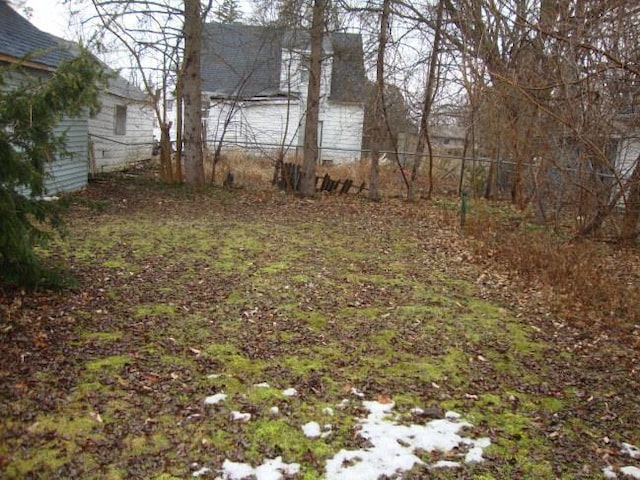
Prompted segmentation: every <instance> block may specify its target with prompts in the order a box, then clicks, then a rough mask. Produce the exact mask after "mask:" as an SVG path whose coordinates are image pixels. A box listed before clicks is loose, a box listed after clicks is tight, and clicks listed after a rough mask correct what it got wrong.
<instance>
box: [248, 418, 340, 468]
mask: <svg viewBox="0 0 640 480" xmlns="http://www.w3.org/2000/svg"><path fill="white" fill-rule="evenodd" d="M249 426H250V428H249V429H248V433H249V437H250V438H253V439H255V442H256V445H255V448H256V449H257V450H258V451H260V452H262V451H269V450H271V449H273V448H276V449H278V450H279V451H281V452H282V456H283V458H285V459H300V458H303V456H304V455H305V454H307V452H313V454H314V455H315V456H316V457H320V458H324V457H326V456H329V455H330V454H331V452H332V450H331V448H330V447H329V445H327V443H326V442H324V441H322V440H321V439H310V438H307V437H305V436H304V433H303V432H302V428H301V427H299V426H292V425H290V424H289V423H287V422H286V421H285V420H284V419H258V420H257V421H256V422H254V423H251V424H249Z"/></svg>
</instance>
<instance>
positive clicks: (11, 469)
mask: <svg viewBox="0 0 640 480" xmlns="http://www.w3.org/2000/svg"><path fill="white" fill-rule="evenodd" d="M67 461H68V459H67V455H66V452H63V451H61V450H60V448H59V447H58V446H56V445H55V444H53V445H51V446H40V447H38V449H37V450H35V451H28V452H23V453H22V454H19V455H14V456H13V458H12V459H11V461H10V463H9V464H8V465H6V466H5V467H4V474H3V475H6V477H5V478H27V477H29V476H30V474H31V475H32V474H33V473H34V472H52V471H54V470H56V469H57V468H60V467H61V466H62V465H64V464H65V463H67Z"/></svg>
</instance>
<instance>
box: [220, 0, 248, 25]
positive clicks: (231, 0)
mask: <svg viewBox="0 0 640 480" xmlns="http://www.w3.org/2000/svg"><path fill="white" fill-rule="evenodd" d="M215 16H216V18H217V19H218V20H219V21H220V22H222V23H236V22H239V21H241V20H242V12H241V11H240V8H239V7H238V2H237V0H222V3H221V4H220V6H219V7H218V9H217V10H216V12H215Z"/></svg>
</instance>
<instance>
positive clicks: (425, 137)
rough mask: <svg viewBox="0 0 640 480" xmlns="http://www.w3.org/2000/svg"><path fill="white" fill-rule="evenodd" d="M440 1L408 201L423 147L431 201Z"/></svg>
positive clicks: (441, 11)
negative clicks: (431, 124)
mask: <svg viewBox="0 0 640 480" xmlns="http://www.w3.org/2000/svg"><path fill="white" fill-rule="evenodd" d="M443 11H444V8H443V4H442V0H439V1H438V4H437V7H436V21H435V30H434V34H433V47H432V49H431V55H430V60H429V71H428V74H427V83H426V85H425V89H424V102H423V104H422V112H421V114H420V132H419V134H418V145H417V147H416V155H415V159H414V161H413V166H412V169H411V181H410V182H409V191H408V192H407V198H408V199H409V200H410V201H413V200H415V182H416V179H417V176H418V170H419V168H420V164H421V161H422V156H423V155H424V150H425V146H426V147H427V150H428V153H429V189H428V190H427V198H428V199H431V195H432V193H433V149H432V146H431V140H430V136H429V125H430V120H431V119H430V117H431V110H432V108H433V103H434V101H435V94H436V90H437V83H438V64H439V59H440V38H441V29H442V15H443Z"/></svg>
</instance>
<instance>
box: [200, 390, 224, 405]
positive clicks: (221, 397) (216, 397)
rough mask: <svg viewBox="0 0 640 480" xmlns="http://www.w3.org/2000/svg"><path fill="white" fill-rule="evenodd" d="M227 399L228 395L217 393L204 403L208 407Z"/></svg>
mask: <svg viewBox="0 0 640 480" xmlns="http://www.w3.org/2000/svg"><path fill="white" fill-rule="evenodd" d="M226 399H227V394H226V393H222V392H221V393H216V394H215V395H210V396H208V397H207V398H205V399H204V403H206V404H207V405H215V404H216V403H220V402H222V401H224V400H226Z"/></svg>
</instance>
